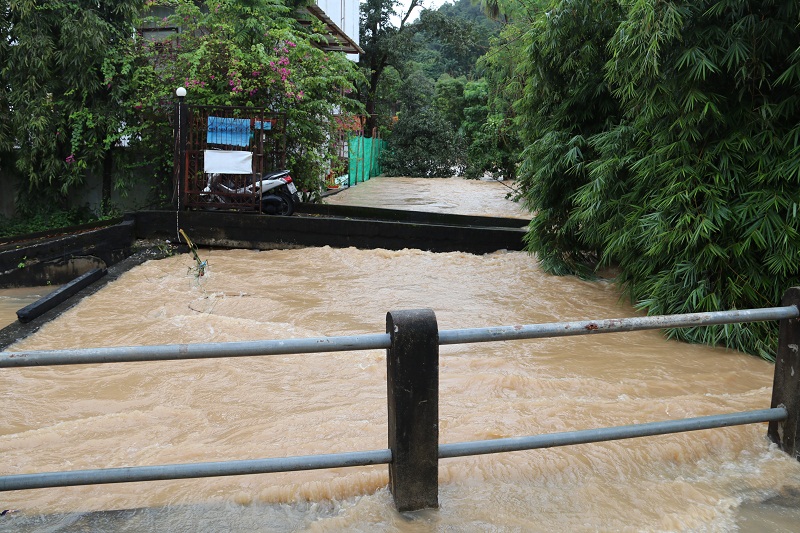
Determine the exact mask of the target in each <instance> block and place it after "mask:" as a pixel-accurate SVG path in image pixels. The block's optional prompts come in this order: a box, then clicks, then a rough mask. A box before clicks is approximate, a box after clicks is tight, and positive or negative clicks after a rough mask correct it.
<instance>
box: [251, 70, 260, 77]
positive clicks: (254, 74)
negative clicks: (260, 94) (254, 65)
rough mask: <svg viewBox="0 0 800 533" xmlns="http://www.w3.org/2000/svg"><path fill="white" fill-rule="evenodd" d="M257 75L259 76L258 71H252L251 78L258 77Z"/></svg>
mask: <svg viewBox="0 0 800 533" xmlns="http://www.w3.org/2000/svg"><path fill="white" fill-rule="evenodd" d="M259 74H261V73H260V72H259V71H257V70H254V71H253V74H252V76H253V77H254V78H256V77H258V75H259Z"/></svg>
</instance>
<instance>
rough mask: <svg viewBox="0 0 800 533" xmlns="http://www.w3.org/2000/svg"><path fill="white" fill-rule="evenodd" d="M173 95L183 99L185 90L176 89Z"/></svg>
mask: <svg viewBox="0 0 800 533" xmlns="http://www.w3.org/2000/svg"><path fill="white" fill-rule="evenodd" d="M175 94H176V95H177V96H178V98H183V97H184V96H186V89H184V88H183V87H178V88H177V89H175Z"/></svg>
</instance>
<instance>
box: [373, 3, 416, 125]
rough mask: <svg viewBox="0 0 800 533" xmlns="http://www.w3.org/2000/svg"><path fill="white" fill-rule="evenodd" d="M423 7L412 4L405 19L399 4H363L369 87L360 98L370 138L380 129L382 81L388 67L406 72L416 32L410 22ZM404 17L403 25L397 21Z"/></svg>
mask: <svg viewBox="0 0 800 533" xmlns="http://www.w3.org/2000/svg"><path fill="white" fill-rule="evenodd" d="M420 5H421V2H420V0H411V2H410V4H409V5H408V8H407V9H406V10H405V12H404V13H402V15H400V14H399V13H398V7H399V6H400V2H399V0H366V1H364V2H362V3H361V8H360V14H361V16H360V22H359V33H360V35H359V42H360V45H361V48H362V49H363V50H364V53H363V54H361V57H360V59H359V65H360V66H361V69H362V70H363V72H364V76H365V78H366V83H365V84H364V85H362V86H361V88H360V91H359V92H360V98H361V101H362V102H363V103H364V105H365V108H366V112H367V122H366V125H365V127H364V131H365V132H366V133H367V134H371V132H372V131H373V130H374V129H375V128H377V126H378V114H377V111H378V107H379V100H378V95H379V94H380V92H381V89H380V86H381V80H382V78H383V73H384V71H385V70H386V68H387V67H394V68H395V69H396V70H402V65H403V63H404V60H405V58H406V57H407V55H408V54H409V53H410V51H411V50H412V47H413V31H410V30H409V25H408V20H409V17H410V16H411V14H412V12H413V11H414V10H415V9H416V8H417V7H419V6H420ZM398 16H400V23H399V24H397V25H395V23H394V22H393V19H394V18H396V17H398Z"/></svg>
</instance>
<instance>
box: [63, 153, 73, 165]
mask: <svg viewBox="0 0 800 533" xmlns="http://www.w3.org/2000/svg"><path fill="white" fill-rule="evenodd" d="M64 161H66V162H67V164H68V165H71V164H72V163H74V162H75V154H69V155H68V156H67V157H66V158H65V159H64Z"/></svg>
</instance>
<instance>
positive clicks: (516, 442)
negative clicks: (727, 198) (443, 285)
mask: <svg viewBox="0 0 800 533" xmlns="http://www.w3.org/2000/svg"><path fill="white" fill-rule="evenodd" d="M798 317H800V288H792V289H790V290H789V291H787V293H786V295H785V296H784V299H783V302H782V306H781V307H773V308H766V309H748V310H738V311H720V312H712V313H692V314H685V315H672V316H656V317H635V318H619V319H608V320H596V321H576V322H558V323H549V324H533V325H520V326H504V327H490V328H476V329H456V330H442V331H439V330H438V326H437V323H436V317H435V315H434V313H433V311H431V310H427V309H423V310H411V311H393V312H389V313H388V314H387V319H386V320H387V324H386V330H387V333H385V334H370V335H355V336H341V337H317V338H308V339H286V340H268V341H252V342H232V343H208V344H174V345H162V346H132V347H117V348H90V349H75V350H48V351H28V352H2V353H0V368H19V367H31V366H44V365H74V364H97V363H118V362H137V361H165V360H182V359H204V358H222V357H251V356H268V355H279V354H281V355H283V354H300V353H320V352H337V351H355V350H370V349H386V350H387V370H388V373H387V384H388V395H387V399H388V408H389V409H388V411H389V435H388V437H389V438H388V440H389V446H388V449H383V450H371V451H361V452H350V453H339V454H328V455H313V456H299V457H284V458H269V459H253V460H243V461H224V462H207V463H192V464H173V465H156V466H140V467H127V468H109V469H97V470H77V471H70V472H46V473H36V474H20V475H9V476H0V491H9V490H23V489H34V488H45V487H64V486H75V485H91V484H102V483H125V482H133V481H154V480H168V479H187V478H198V477H215V476H233V475H245V474H263V473H274V472H289V471H297V470H314V469H321V468H341V467H350V466H367V465H376V464H388V465H389V484H390V488H391V491H392V494H393V496H394V500H395V505H396V506H397V508H398V510H400V511H407V510H414V509H421V508H427V507H436V506H437V505H438V484H437V483H438V460H439V459H446V458H454V457H463V456H469V455H480V454H488V453H502V452H509V451H520V450H531V449H540V448H549V447H555V446H566V445H574V444H586V443H591V442H603V441H608V440H618V439H628V438H636V437H643V436H652V435H663V434H667V433H676V432H684V431H695V430H701V429H711V428H719V427H727V426H734V425H741V424H752V423H758V422H769V423H770V425H769V430H768V434H769V436H770V438H771V439H772V440H773V441H774V442H777V443H779V444H780V446H781V447H782V448H783V449H784V450H785V451H786V452H787V453H789V454H791V455H792V456H794V457H796V458H797V457H798V456H800V447H797V448H796V446H795V440H796V438H795V437H796V436H797V435H796V434H797V432H798V419H799V418H800V371H795V369H796V368H797V369H800V349H798V346H800V321H798V320H796V319H797V318H798ZM767 320H780V321H781V322H780V325H781V328H780V339H779V346H778V357H777V361H776V367H775V382H774V386H773V398H772V405H771V408H769V409H762V410H757V411H749V412H743V413H730V414H720V415H712V416H704V417H698V418H689V419H683V420H670V421H662V422H651V423H646V424H636V425H629V426H620V427H612V428H600V429H590V430H582V431H570V432H564V433H555V434H549V435H536V436H528V437H514V438H505V439H494V440H485V441H472V442H461V443H452V444H439V443H438V439H439V435H438V402H439V398H438V396H439V394H438V389H439V346H440V345H448V344H466V343H477V342H494V341H508V340H521V339H537V338H546V337H564V336H574V335H593V334H600V333H615V332H617V333H618V332H629V331H641V330H648V329H663V328H677V327H695V326H705V325H712V324H731V323H743V322H756V321H767Z"/></svg>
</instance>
